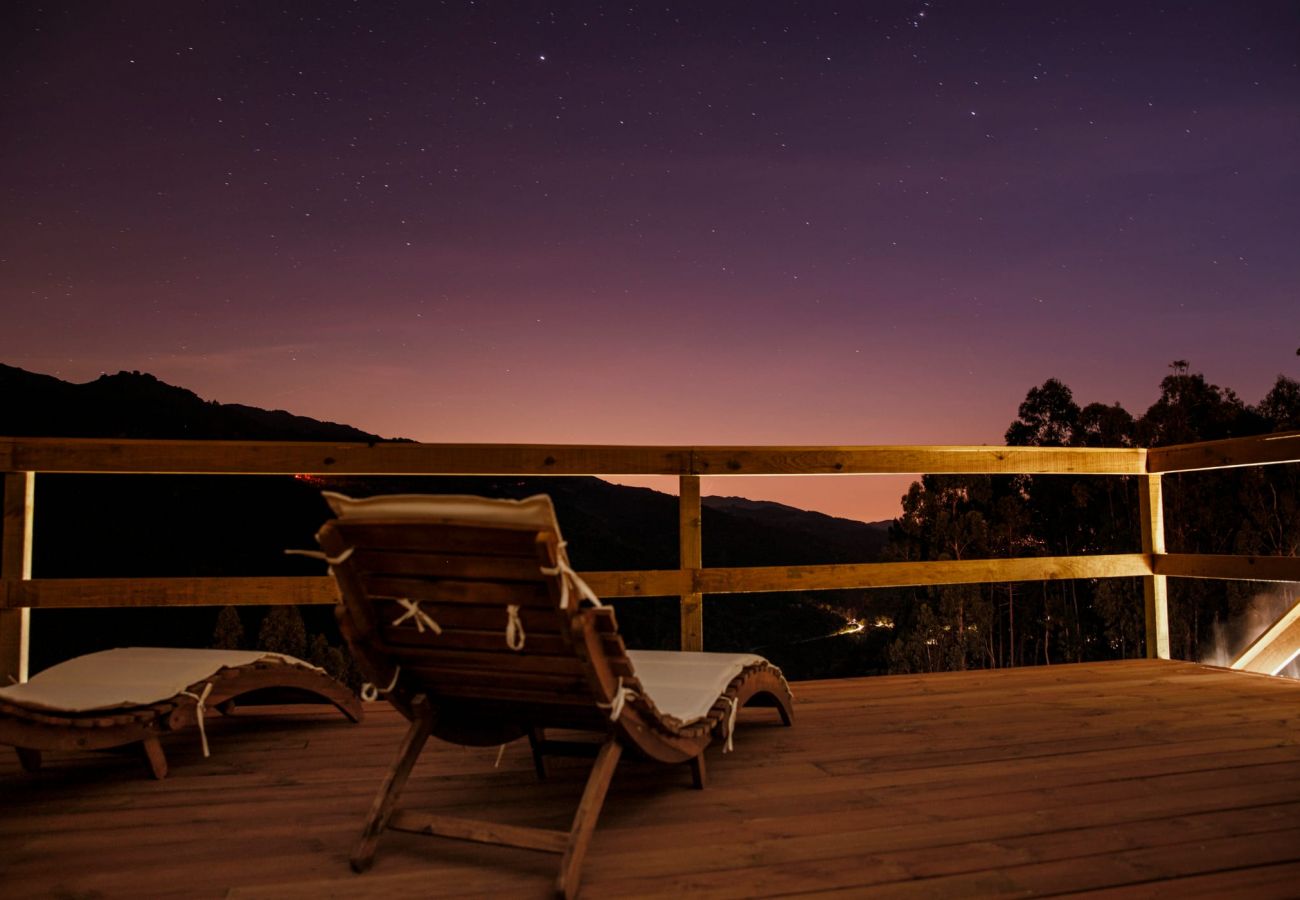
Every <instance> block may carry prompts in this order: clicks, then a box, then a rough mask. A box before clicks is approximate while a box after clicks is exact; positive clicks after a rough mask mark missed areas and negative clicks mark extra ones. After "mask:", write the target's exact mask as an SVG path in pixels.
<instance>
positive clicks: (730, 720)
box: [722, 697, 739, 753]
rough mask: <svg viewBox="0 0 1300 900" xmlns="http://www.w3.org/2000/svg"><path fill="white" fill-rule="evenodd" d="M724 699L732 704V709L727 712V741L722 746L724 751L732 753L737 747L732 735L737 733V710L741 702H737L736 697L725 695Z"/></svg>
mask: <svg viewBox="0 0 1300 900" xmlns="http://www.w3.org/2000/svg"><path fill="white" fill-rule="evenodd" d="M722 699H723V700H726V701H727V702H728V703H730V704H731V710H730V711H729V712H728V713H727V743H726V744H725V745H723V748H722V752H723V753H730V752H731V751H732V750H734V749H736V748H735V747H734V746H733V745H732V743H731V736H732V735H733V734H735V733H736V710H737V708H738V707H739V704H738V703H736V698H735V697H723V698H722Z"/></svg>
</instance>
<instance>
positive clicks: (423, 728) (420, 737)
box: [352, 697, 433, 872]
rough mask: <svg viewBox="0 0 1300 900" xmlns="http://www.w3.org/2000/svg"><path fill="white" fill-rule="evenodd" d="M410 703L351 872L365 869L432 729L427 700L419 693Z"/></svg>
mask: <svg viewBox="0 0 1300 900" xmlns="http://www.w3.org/2000/svg"><path fill="white" fill-rule="evenodd" d="M412 707H413V708H414V711H415V718H414V719H412V720H411V727H410V728H409V729H407V732H406V737H405V738H403V740H402V747H401V750H400V751H399V752H398V754H397V761H396V762H394V763H393V765H392V767H391V768H390V769H389V770H388V774H387V775H385V776H384V783H383V784H382V785H380V788H379V793H378V794H376V795H375V800H374V803H372V804H371V806H370V815H369V816H367V817H366V824H365V827H364V828H362V829H361V842H360V843H358V844H357V848H356V850H354V851H352V871H354V872H364V871H365V870H366V869H369V868H370V864H371V863H372V862H374V859H375V846H376V845H377V844H378V843H379V836H380V835H381V834H383V832H384V828H385V826H387V825H388V818H389V816H391V815H392V814H393V806H394V805H395V804H396V803H397V796H398V795H399V794H400V793H402V788H404V787H406V779H407V778H408V777H410V774H411V769H412V768H413V767H414V766H415V760H416V759H417V758H418V757H419V755H420V751H421V750H423V749H424V745H425V742H426V741H428V740H429V735H430V733H432V731H433V710H432V709H430V708H429V704H428V701H427V700H425V698H424V697H418V698H416V701H415V702H414V703H413V704H412Z"/></svg>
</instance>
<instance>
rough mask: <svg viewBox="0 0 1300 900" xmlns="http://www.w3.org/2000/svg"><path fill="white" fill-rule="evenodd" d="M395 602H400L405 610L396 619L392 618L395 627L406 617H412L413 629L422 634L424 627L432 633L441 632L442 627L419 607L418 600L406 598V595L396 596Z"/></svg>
mask: <svg viewBox="0 0 1300 900" xmlns="http://www.w3.org/2000/svg"><path fill="white" fill-rule="evenodd" d="M397 602H398V603H399V604H401V606H402V608H403V609H405V610H406V612H404V613H402V614H401V615H400V616H398V617H397V618H396V619H394V620H393V627H394V628H396V627H397V626H398V625H401V624H402V623H403V622H405V621H406V620H407V619H414V620H415V630H416V631H418V632H419V633H420V634H424V629H425V628H428V629H429V630H430V631H432V632H433V633H434V634H442V628H441V627H440V626H439V625H438V623H437V622H435V621H433V619H432V618H431V617H430V616H429V614H428V613H427V612H425V611H424V610H422V609H420V601H419V600H414V601H412V600H408V599H407V598H406V597H398V598H397Z"/></svg>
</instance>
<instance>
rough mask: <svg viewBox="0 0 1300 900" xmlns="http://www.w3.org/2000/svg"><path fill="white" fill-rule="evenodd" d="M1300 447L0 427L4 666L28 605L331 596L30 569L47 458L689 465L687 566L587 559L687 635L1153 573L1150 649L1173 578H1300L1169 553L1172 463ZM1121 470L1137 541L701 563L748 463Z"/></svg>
mask: <svg viewBox="0 0 1300 900" xmlns="http://www.w3.org/2000/svg"><path fill="white" fill-rule="evenodd" d="M1289 462H1300V433H1288V434H1278V435H1264V436H1259V437H1250V438H1236V439H1232V440H1227V441H1211V442H1206V443H1202V444H1188V445H1181V446H1175V447H1163V448H1157V449H1152V450H1145V449H1141V448H1060V447H986V446H940V447H926V446H915V447H912V446H856V447H832V446H818V447H744V446H635V447H633V446H586V445H584V446H575V445H536V444H417V443H409V442H385V443H375V444H362V443H329V442H319V443H318V442H278V441H163V440H114V439H108V440H105V439H73V438H27V437H6V438H0V471H4V472H5V473H6V474H5V498H4V528H3V551H2V555H0V588H2V590H0V678H3V676H4V675H5V674H8V675H9V676H10V677H12V678H16V679H19V680H22V679H24V678H25V677H26V656H27V647H28V640H29V631H28V627H29V626H28V615H29V611H30V610H31V609H61V608H76V607H87V608H90V607H147V606H158V607H173V606H212V605H222V606H224V605H279V604H294V605H307V604H326V603H332V602H333V601H334V588H333V584H332V582H331V581H330V579H329V578H327V577H321V576H277V577H236V576H229V577H204V578H193V577H188V578H67V579H64V578H33V577H32V575H33V573H32V571H31V545H32V520H33V515H34V508H35V495H34V486H35V478H34V476H35V474H36V473H106V474H107V473H118V474H127V473H134V474H205V475H288V474H303V475H323V476H344V475H370V476H398V475H401V476H421V475H428V476H434V475H518V476H556V475H670V476H676V477H677V478H678V480H679V487H680V491H679V497H680V500H679V545H680V551H681V561H680V565H679V567H678V568H676V569H663V570H637V571H618V572H585V573H582V574H583V577H584V578H585V579H586V580H587V581H588V582H589V583H590V584H591V586H592V588H593V589H594V590H595V592H596V593H597V594H599V595H600V596H603V597H646V596H678V597H680V598H681V635H682V646H683V648H685V649H700V648H701V647H702V645H703V634H702V598H703V595H704V594H719V595H721V594H728V593H758V592H768V591H812V590H844V589H869V588H885V587H905V586H916V585H945V584H973V583H1001V582H1019V581H1041V580H1052V579H1073V578H1087V579H1093V578H1120V577H1141V578H1142V579H1143V584H1144V596H1145V600H1144V602H1145V606H1146V617H1147V652H1148V655H1150V656H1158V657H1163V658H1167V657H1168V655H1169V647H1168V641H1169V638H1168V610H1167V600H1166V589H1165V579H1166V578H1168V577H1187V578H1218V579H1237V580H1250V581H1300V559H1296V558H1291V557H1258V556H1211V555H1195V554H1168V553H1166V552H1165V548H1164V523H1163V502H1162V499H1161V473H1164V472H1179V471H1192V470H1204V469H1217V468H1229V467H1235V466H1245V465H1266V464H1273V463H1289ZM921 472H924V473H930V474H967V475H971V474H983V475H1008V474H1028V475H1053V474H1072V475H1125V476H1136V477H1138V478H1139V479H1140V480H1141V481H1140V487H1141V490H1140V491H1139V498H1140V501H1141V509H1140V521H1141V526H1142V547H1141V552H1137V553H1124V554H1110V555H1095V556H1053V557H1020V558H997V559H974V560H971V559H966V560H954V561H942V562H888V563H856V564H834V565H810V566H751V567H709V568H706V567H704V566H703V565H702V563H701V554H700V547H701V535H700V519H701V506H700V477H701V476H748V475H870V474H913V473H921Z"/></svg>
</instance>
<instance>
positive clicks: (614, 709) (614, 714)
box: [596, 675, 636, 722]
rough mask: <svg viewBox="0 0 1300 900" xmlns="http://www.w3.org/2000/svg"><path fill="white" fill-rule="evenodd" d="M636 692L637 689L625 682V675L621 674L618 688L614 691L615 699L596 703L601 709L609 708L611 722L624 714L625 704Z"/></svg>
mask: <svg viewBox="0 0 1300 900" xmlns="http://www.w3.org/2000/svg"><path fill="white" fill-rule="evenodd" d="M635 693H636V691H634V690H632V689H631V688H630V687H627V686H626V685H624V684H623V676H622V675H620V676H619V678H618V689H617V690H616V691H615V692H614V699H613V700H611V701H609V702H608V703H597V704H596V705H597V706H599V707H600V708H601V709H607V710H609V720H610V721H611V722H617V721H618V717H619V716H621V715H622V714H623V706H624V705H625V704H626V703H627V698H628V697H631V696H632V695H633V694H635Z"/></svg>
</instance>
